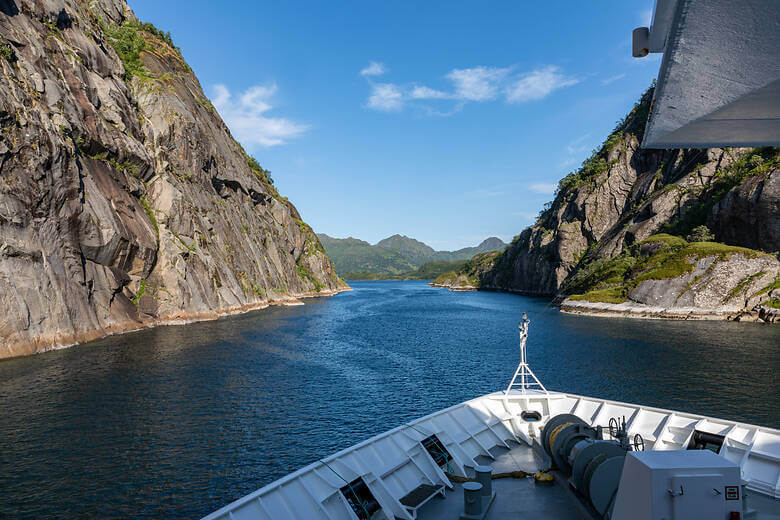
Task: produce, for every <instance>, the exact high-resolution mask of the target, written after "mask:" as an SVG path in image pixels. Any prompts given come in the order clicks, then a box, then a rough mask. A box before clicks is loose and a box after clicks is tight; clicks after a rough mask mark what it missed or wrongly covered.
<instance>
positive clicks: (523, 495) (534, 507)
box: [417, 443, 780, 520]
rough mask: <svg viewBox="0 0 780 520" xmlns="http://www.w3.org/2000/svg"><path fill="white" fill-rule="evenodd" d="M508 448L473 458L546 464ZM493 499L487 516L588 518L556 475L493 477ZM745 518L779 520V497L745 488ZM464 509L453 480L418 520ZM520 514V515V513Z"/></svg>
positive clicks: (450, 518) (523, 467)
mask: <svg viewBox="0 0 780 520" xmlns="http://www.w3.org/2000/svg"><path fill="white" fill-rule="evenodd" d="M510 446H511V449H510V450H507V449H506V448H503V447H496V448H493V449H492V450H491V453H492V454H493V456H494V457H495V460H493V459H490V458H489V457H485V456H480V457H477V459H476V462H477V463H478V464H483V465H486V466H492V467H493V473H494V474H495V473H504V472H509V471H518V470H520V471H525V472H527V473H535V472H536V471H538V470H539V468H541V467H545V466H546V464H545V462H544V461H542V460H541V459H539V458H538V456H537V454H536V453H535V452H534V450H532V449H531V448H529V447H528V446H526V445H524V444H516V443H512V444H510ZM470 476H471V475H470ZM492 482H493V490H494V491H495V492H496V499H495V501H494V502H493V505H492V506H491V507H490V511H489V513H488V515H487V517H486V520H509V519H512V520H516V519H518V518H554V519H556V520H580V519H586V520H589V519H590V518H591V517H589V516H586V515H585V514H584V512H583V508H582V507H581V506H580V505H579V504H578V503H577V499H576V498H575V497H574V496H572V494H571V493H570V492H569V491H568V490H567V489H564V488H563V487H562V485H561V484H559V483H558V481H557V479H556V483H555V485H553V486H539V485H536V484H535V483H534V481H533V479H530V478H521V479H515V478H502V479H494V480H493V481H492ZM746 494H747V502H746V505H747V507H746V511H745V515H744V518H745V519H746V520H780V500H777V499H773V498H770V497H767V496H764V495H760V494H758V493H754V492H751V491H747V492H746ZM462 512H463V486H462V485H461V484H457V483H454V489H452V490H449V489H448V490H447V496H446V498H444V499H442V498H439V497H436V498H434V499H433V500H431V501H430V502H428V503H427V504H425V505H424V506H423V507H422V508H420V510H419V512H418V515H417V518H418V519H419V520H445V519H446V520H457V519H458V518H459V517H460V514H461V513H462ZM521 515H522V516H521Z"/></svg>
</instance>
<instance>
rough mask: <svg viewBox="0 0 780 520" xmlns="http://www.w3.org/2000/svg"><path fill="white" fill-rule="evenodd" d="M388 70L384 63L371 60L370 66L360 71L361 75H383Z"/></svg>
mask: <svg viewBox="0 0 780 520" xmlns="http://www.w3.org/2000/svg"><path fill="white" fill-rule="evenodd" d="M385 72H387V67H385V64H384V63H380V62H378V61H370V62H369V63H368V66H367V67H365V68H364V69H363V70H361V71H360V75H361V76H381V75H382V74H384V73H385Z"/></svg>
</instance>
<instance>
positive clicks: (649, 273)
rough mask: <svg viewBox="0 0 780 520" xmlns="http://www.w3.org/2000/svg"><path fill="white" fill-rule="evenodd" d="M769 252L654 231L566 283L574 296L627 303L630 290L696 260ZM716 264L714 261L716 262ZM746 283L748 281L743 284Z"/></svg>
mask: <svg viewBox="0 0 780 520" xmlns="http://www.w3.org/2000/svg"><path fill="white" fill-rule="evenodd" d="M735 254H740V255H743V256H745V257H746V258H757V257H759V256H768V255H766V253H762V252H761V251H755V250H753V249H747V248H744V247H736V246H728V245H725V244H719V243H717V242H692V243H689V242H687V241H685V240H684V239H682V238H680V237H676V236H672V235H668V234H665V233H660V234H657V235H653V236H651V237H648V238H647V239H645V240H643V241H642V242H640V243H639V244H636V245H634V246H632V247H631V248H629V249H628V250H627V251H625V252H624V253H622V254H620V255H618V256H616V257H614V258H609V259H598V260H596V261H594V262H591V263H590V264H588V265H587V266H586V267H584V268H582V269H580V270H579V271H577V272H576V273H575V274H574V276H572V277H571V278H569V279H568V280H567V281H566V282H565V283H564V284H563V286H562V288H561V289H562V292H564V293H568V294H570V296H569V298H570V299H572V300H586V301H591V302H605V303H623V302H625V301H627V299H628V292H629V291H630V290H631V289H633V288H634V287H636V286H638V285H639V284H640V283H642V282H644V281H646V280H667V279H671V278H677V277H679V276H682V275H684V274H687V273H690V272H692V271H693V269H694V266H695V263H696V260H698V259H700V258H707V257H716V262H718V261H721V260H724V259H726V258H728V257H730V256H731V255H735ZM713 265H714V264H713ZM743 285H746V283H745V284H743Z"/></svg>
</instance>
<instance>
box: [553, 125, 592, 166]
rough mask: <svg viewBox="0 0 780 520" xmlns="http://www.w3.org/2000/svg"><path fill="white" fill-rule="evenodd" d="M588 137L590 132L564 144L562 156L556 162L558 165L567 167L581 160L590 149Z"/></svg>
mask: <svg viewBox="0 0 780 520" xmlns="http://www.w3.org/2000/svg"><path fill="white" fill-rule="evenodd" d="M589 137H590V132H588V133H587V134H584V135H581V136H579V137H577V138H576V139H573V140H571V141H569V142H568V143H567V144H566V146H564V147H563V151H564V156H563V159H561V160H560V161H559V162H558V167H559V168H569V167H571V166H574V165H576V164H579V163H580V162H582V159H583V158H584V157H585V156H586V154H587V153H588V152H589V151H590V149H591V145H590V144H589V141H588V138H589Z"/></svg>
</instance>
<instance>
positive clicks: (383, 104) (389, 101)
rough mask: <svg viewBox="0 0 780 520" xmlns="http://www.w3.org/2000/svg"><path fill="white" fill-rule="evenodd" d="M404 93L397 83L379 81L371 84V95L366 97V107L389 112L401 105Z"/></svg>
mask: <svg viewBox="0 0 780 520" xmlns="http://www.w3.org/2000/svg"><path fill="white" fill-rule="evenodd" d="M403 104H404V95H403V93H402V92H401V89H400V88H398V86H397V85H393V84H392V83H379V84H377V85H372V86H371V95H370V96H369V98H368V107H369V108H373V109H374V110H382V111H384V112H391V111H393V110H399V109H400V108H401V107H403Z"/></svg>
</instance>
